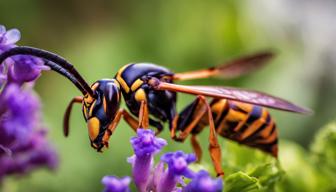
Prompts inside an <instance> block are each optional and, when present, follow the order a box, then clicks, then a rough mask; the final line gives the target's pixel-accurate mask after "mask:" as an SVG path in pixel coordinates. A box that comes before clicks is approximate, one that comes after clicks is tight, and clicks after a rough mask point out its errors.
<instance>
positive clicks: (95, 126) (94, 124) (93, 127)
mask: <svg viewBox="0 0 336 192" xmlns="http://www.w3.org/2000/svg"><path fill="white" fill-rule="evenodd" d="M87 126H88V131H89V137H90V140H91V141H93V140H95V139H96V138H97V136H98V134H99V127H100V122H99V119H98V118H97V117H92V118H91V119H89V121H88V123H87Z"/></svg>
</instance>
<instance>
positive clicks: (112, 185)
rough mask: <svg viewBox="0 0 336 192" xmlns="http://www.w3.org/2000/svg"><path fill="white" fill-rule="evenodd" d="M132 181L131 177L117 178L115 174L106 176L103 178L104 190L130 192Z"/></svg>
mask: <svg viewBox="0 0 336 192" xmlns="http://www.w3.org/2000/svg"><path fill="white" fill-rule="evenodd" d="M130 182H131V178H130V177H124V178H121V179H119V178H117V177H114V176H105V177H103V179H102V183H103V185H105V189H104V192H129V191H130V189H129V187H128V185H129V184H130Z"/></svg>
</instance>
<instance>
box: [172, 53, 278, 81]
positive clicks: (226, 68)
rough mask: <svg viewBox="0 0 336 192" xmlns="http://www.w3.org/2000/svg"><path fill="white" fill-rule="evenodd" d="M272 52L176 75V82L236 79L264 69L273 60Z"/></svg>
mask: <svg viewBox="0 0 336 192" xmlns="http://www.w3.org/2000/svg"><path fill="white" fill-rule="evenodd" d="M273 56H274V54H273V53H272V52H260V53H257V54H254V55H250V56H245V57H241V58H238V59H236V60H233V61H230V62H226V63H224V64H222V65H219V66H216V67H211V68H208V69H202V70H196V71H190V72H184V73H176V74H175V75H174V76H173V78H174V80H189V79H201V78H208V77H213V76H214V77H221V78H227V79H229V78H235V77H239V76H241V75H245V74H247V73H250V72H253V71H255V70H257V69H259V68H261V67H263V66H264V65H265V64H266V63H267V61H269V60H270V59H271V58H273Z"/></svg>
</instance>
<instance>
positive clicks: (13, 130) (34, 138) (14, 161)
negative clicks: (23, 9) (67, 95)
mask: <svg viewBox="0 0 336 192" xmlns="http://www.w3.org/2000/svg"><path fill="white" fill-rule="evenodd" d="M18 40H20V32H19V31H18V30H17V29H11V30H8V31H6V28H5V27H4V26H2V25H0V54H1V53H2V52H4V51H6V50H8V49H10V48H13V47H15V46H16V45H15V43H16V42H17V41H18ZM46 69H49V68H48V67H46V66H44V62H43V60H41V59H39V58H36V57H31V56H27V55H18V56H13V57H10V58H8V59H6V61H5V62H4V63H2V64H1V65H0V87H1V92H0V182H1V181H2V180H3V178H4V177H5V176H7V175H13V174H26V173H29V172H31V171H33V170H34V169H37V168H39V167H48V168H49V169H55V168H56V167H57V164H58V158H57V154H56V151H55V150H54V149H53V148H52V147H51V146H50V145H49V143H48V142H47V139H46V131H45V129H44V126H43V125H42V123H41V122H42V118H41V112H40V101H39V99H38V97H37V96H36V95H35V94H34V93H33V91H32V86H24V88H23V86H22V85H23V84H24V83H26V82H33V81H34V80H36V79H37V78H38V77H39V76H40V74H41V70H46ZM31 85H33V84H31Z"/></svg>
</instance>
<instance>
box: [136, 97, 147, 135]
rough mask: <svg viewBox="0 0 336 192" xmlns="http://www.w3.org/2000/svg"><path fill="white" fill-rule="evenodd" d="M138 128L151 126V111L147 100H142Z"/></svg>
mask: <svg viewBox="0 0 336 192" xmlns="http://www.w3.org/2000/svg"><path fill="white" fill-rule="evenodd" d="M138 128H144V129H148V128H149V112H148V105H147V101H146V100H142V101H141V104H140V111H139V125H138Z"/></svg>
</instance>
